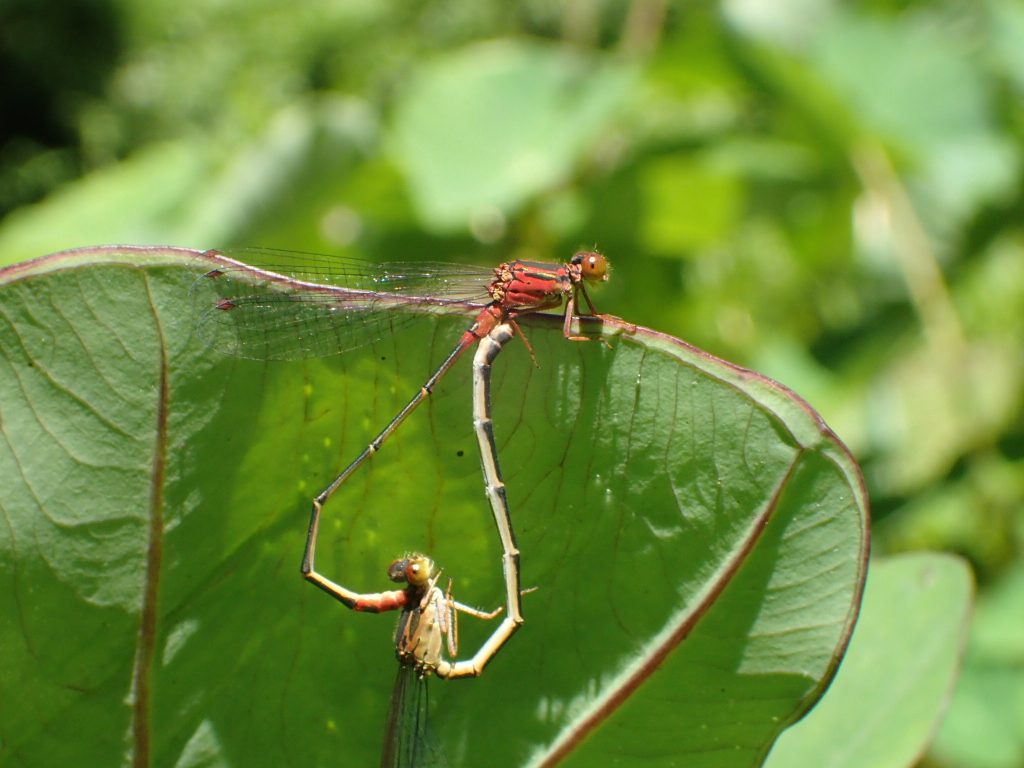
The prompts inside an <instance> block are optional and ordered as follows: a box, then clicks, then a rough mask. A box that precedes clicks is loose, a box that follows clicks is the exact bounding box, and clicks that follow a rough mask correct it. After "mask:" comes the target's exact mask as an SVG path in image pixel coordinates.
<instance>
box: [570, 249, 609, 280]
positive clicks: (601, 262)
mask: <svg viewBox="0 0 1024 768" xmlns="http://www.w3.org/2000/svg"><path fill="white" fill-rule="evenodd" d="M577 256H578V257H579V259H580V262H579V263H580V271H581V273H582V274H583V279H584V280H587V281H589V282H596V281H598V280H607V279H608V260H607V259H606V258H605V257H604V256H602V255H601V254H600V253H598V252H597V251H588V252H586V253H580V254H577Z"/></svg>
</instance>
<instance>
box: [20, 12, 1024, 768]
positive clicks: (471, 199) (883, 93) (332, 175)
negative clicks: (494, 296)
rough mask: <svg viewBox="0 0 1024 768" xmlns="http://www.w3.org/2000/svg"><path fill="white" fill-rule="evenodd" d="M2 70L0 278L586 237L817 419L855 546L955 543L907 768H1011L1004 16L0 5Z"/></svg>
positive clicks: (1018, 165)
mask: <svg viewBox="0 0 1024 768" xmlns="http://www.w3.org/2000/svg"><path fill="white" fill-rule="evenodd" d="M0 83H2V93H3V120H2V121H0V216H2V219H0V264H6V263H12V262H15V261H20V260H24V259H28V258H32V257H35V256H40V255H43V254H45V253H48V252H52V251H56V250H60V249H64V248H71V247H75V246H83V245H93V244H99V243H147V244H155V243H160V244H175V245H184V246H191V247H199V248H205V247H219V246H227V245H259V246H268V247H280V248H289V249H297V250H307V251H316V252H323V253H347V254H354V255H358V256H362V257H365V258H368V259H377V260H390V259H418V258H424V259H442V260H448V261H459V260H465V261H471V262H476V263H482V264H491V263H497V262H498V261H501V260H503V259H505V258H508V257H510V256H524V257H528V258H542V259H545V260H562V259H565V258H566V257H567V256H568V255H569V254H571V253H572V252H573V250H574V249H576V248H578V247H580V246H586V247H593V246H595V245H596V246H597V247H598V248H599V249H601V250H603V251H604V252H606V253H607V254H608V256H609V258H610V259H611V260H612V262H613V265H614V274H613V277H612V280H611V282H610V283H609V284H608V286H607V287H606V288H603V289H602V290H600V291H599V292H598V294H597V295H596V298H595V301H596V303H597V305H598V307H599V308H600V309H602V310H603V311H607V312H611V313H613V314H617V315H620V316H623V317H626V318H628V319H629V320H631V321H634V322H637V323H640V324H643V325H647V326H651V327H653V328H656V329H659V330H662V331H666V332H668V333H670V334H673V335H676V336H679V337H681V338H683V339H686V340H687V341H690V342H692V343H694V344H696V345H698V346H700V347H703V348H705V349H707V350H709V351H711V352H713V353H714V354H716V355H719V356H721V357H724V358H726V359H729V360H732V361H734V362H737V363H740V364H742V365H745V366H748V367H752V368H756V369H758V370H760V371H762V372H765V373H767V374H769V375H771V376H773V377H775V378H777V379H778V380H780V381H781V382H783V383H785V384H786V385H788V386H790V387H792V388H793V389H795V390H796V391H797V392H799V393H800V394H801V395H803V396H804V397H805V398H806V399H807V400H809V401H810V403H811V404H812V405H813V406H814V407H815V408H817V409H818V410H819V411H820V412H821V413H822V415H823V416H824V417H825V419H826V420H827V421H828V423H829V424H830V425H831V426H832V427H833V428H834V429H835V430H836V432H837V433H838V434H839V435H840V436H841V437H842V438H843V440H844V441H845V442H846V443H847V444H848V445H849V446H850V447H851V449H852V450H853V452H854V453H855V454H856V455H857V456H858V458H859V459H860V461H861V462H862V464H863V467H864V471H865V475H866V478H867V482H868V485H869V489H870V494H871V498H872V503H873V519H874V523H873V524H874V553H875V554H876V555H877V554H885V553H891V552H896V551H902V550H910V549H942V550H948V551H952V552H956V553H959V554H961V555H963V556H965V557H966V558H967V559H968V560H969V562H970V563H971V565H972V566H973V568H974V571H975V575H976V577H977V580H978V582H979V590H980V595H979V604H978V608H977V611H976V613H975V619H974V625H973V627H972V631H971V637H970V641H969V648H968V651H967V655H966V662H965V672H964V675H963V677H962V679H961V682H960V685H959V687H958V689H957V691H956V693H955V695H954V697H953V700H952V703H951V707H950V711H949V715H948V717H947V719H946V721H945V724H944V725H943V727H942V729H941V730H940V732H939V734H938V737H937V740H936V743H935V745H934V747H933V749H932V751H931V753H930V754H929V755H928V756H927V757H926V758H924V763H923V764H925V765H928V766H971V768H975V767H977V768H987V767H989V766H991V767H992V768H1004V767H1005V768H1011V767H1014V766H1024V504H1022V500H1024V418H1022V415H1024V414H1022V406H1024V400H1022V378H1024V184H1022V179H1024V174H1022V149H1024V142H1022V137H1024V98H1022V97H1024V4H1021V3H1020V2H1017V1H1016V0H960V1H954V0H950V1H949V2H912V1H906V0H904V1H901V2H897V1H896V0H890V1H885V0H874V1H872V2H863V3H859V4H857V7H856V8H852V7H850V4H844V3H839V2H830V1H829V0H788V1H787V2H781V1H779V2H772V3H764V2H758V1H757V0H731V1H730V2H724V3H706V2H691V3H678V4H668V3H665V2H659V1H658V0H633V1H632V2H626V1H625V0H605V1H603V2H598V1H597V0H565V1H564V2H560V3H550V2H540V0H529V1H528V2H521V3H517V4H511V3H506V2H500V1H499V0H445V1H444V2H437V1H435V2H395V1H394V0H336V1H335V2H328V1H327V0H308V1H307V2H303V3H294V2H293V3H284V2H280V1H279V0H175V1H174V2H169V1H168V0H2V2H0Z"/></svg>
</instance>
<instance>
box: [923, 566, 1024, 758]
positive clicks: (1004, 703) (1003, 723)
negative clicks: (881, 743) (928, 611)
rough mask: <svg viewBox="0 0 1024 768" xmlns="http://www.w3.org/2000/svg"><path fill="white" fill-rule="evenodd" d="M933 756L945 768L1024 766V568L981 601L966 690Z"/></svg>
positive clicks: (973, 631)
mask: <svg viewBox="0 0 1024 768" xmlns="http://www.w3.org/2000/svg"><path fill="white" fill-rule="evenodd" d="M931 754H932V756H933V757H934V758H935V759H936V760H938V762H939V764H940V765H944V766H971V768H1015V766H1019V765H1020V764H1021V763H1022V762H1024V567H1021V566H1020V564H1017V565H1016V567H1014V568H1013V569H1012V570H1011V571H1009V572H1008V573H1007V575H1006V577H1005V578H1004V579H1003V580H1002V581H1000V582H999V583H998V584H996V585H994V586H993V587H992V588H991V589H990V590H989V591H988V592H987V593H985V594H983V595H982V596H981V598H980V599H979V600H978V610H977V612H976V614H975V621H974V625H973V626H972V628H971V639H970V645H969V646H968V652H967V661H966V664H965V665H964V672H963V676H962V677H961V684H960V686H959V688H957V691H956V694H955V695H954V696H953V701H952V703H951V704H950V707H949V714H948V716H947V717H946V720H945V722H944V723H943V725H942V729H941V730H940V731H939V734H938V737H937V739H936V741H935V745H934V747H933V749H932V753H931Z"/></svg>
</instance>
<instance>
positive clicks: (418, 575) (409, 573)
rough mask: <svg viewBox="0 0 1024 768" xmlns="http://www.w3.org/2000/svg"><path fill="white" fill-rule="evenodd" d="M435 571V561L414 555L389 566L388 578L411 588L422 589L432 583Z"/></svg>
mask: <svg viewBox="0 0 1024 768" xmlns="http://www.w3.org/2000/svg"><path fill="white" fill-rule="evenodd" d="M433 570H434V561H433V560H431V559H430V558H429V557H427V556H426V555H419V554H412V555H408V556H407V557H403V558H401V559H399V560H395V561H394V562H392V563H391V565H389V566H388V578H389V579H391V580H392V581H396V582H404V583H406V584H408V585H409V586H411V587H422V586H424V585H425V584H427V583H428V582H429V581H430V574H431V573H432V572H433Z"/></svg>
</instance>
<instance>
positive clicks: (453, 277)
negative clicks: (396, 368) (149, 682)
mask: <svg viewBox="0 0 1024 768" xmlns="http://www.w3.org/2000/svg"><path fill="white" fill-rule="evenodd" d="M217 255H218V256H219V258H220V260H221V261H222V262H223V263H222V265H218V266H216V267H215V268H214V269H212V270H210V271H209V272H207V273H206V274H205V275H203V276H202V277H200V278H199V279H198V280H197V281H196V283H195V285H194V286H193V289H192V296H193V305H194V312H195V314H196V317H197V335H198V336H199V338H200V339H202V340H203V341H204V342H205V343H206V344H208V345H209V346H211V347H213V348H215V349H216V350H217V351H219V352H221V353H222V354H227V355H231V356H235V357H247V358H253V359H258V360H294V359H300V358H306V357H324V356H327V355H333V354H337V353H339V352H345V351H348V350H350V349H354V348H357V347H360V346H363V345H365V344H369V343H371V342H373V341H375V340H377V339H380V338H383V337H385V336H387V335H389V334H392V333H394V332H396V331H397V330H399V329H400V328H402V327H404V326H405V325H407V324H408V323H410V322H412V321H414V320H415V319H416V318H418V317H423V316H425V315H429V314H437V313H456V314H472V312H473V309H474V308H478V307H480V306H481V305H482V304H484V303H486V302H487V301H488V300H489V296H488V294H487V287H488V285H489V284H490V281H491V280H492V279H493V277H494V270H493V269H490V268H486V267H478V266H472V265H460V264H447V263H441V262H389V263H384V264H374V263H372V262H366V261H363V260H360V259H353V258H346V257H340V256H320V255H316V254H307V253H299V252H295V251H279V250H266V249H253V248H245V249H237V250H231V251H223V252H217Z"/></svg>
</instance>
